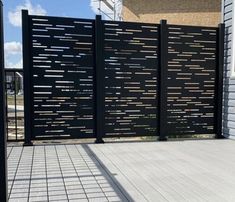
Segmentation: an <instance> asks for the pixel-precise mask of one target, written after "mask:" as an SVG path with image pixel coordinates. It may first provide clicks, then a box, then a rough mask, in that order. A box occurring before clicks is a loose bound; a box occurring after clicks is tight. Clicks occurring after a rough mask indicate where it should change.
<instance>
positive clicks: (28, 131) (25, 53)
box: [22, 10, 33, 146]
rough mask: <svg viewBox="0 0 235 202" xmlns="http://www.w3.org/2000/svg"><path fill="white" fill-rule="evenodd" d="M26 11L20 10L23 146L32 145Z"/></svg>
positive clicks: (28, 35) (30, 86)
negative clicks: (22, 76) (22, 75)
mask: <svg viewBox="0 0 235 202" xmlns="http://www.w3.org/2000/svg"><path fill="white" fill-rule="evenodd" d="M29 26H30V25H29V17H28V11H27V10H22V37H23V38H22V42H23V74H24V129H25V142H24V146H30V145H32V142H31V136H32V110H31V109H32V103H31V97H32V96H33V95H32V82H31V81H32V80H31V69H32V67H31V65H30V52H31V51H30V44H29V42H30V36H31V35H30V27H29Z"/></svg>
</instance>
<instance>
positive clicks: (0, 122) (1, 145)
mask: <svg viewBox="0 0 235 202" xmlns="http://www.w3.org/2000/svg"><path fill="white" fill-rule="evenodd" d="M0 30H1V31H0V201H2V202H5V201H7V200H8V193H7V190H8V187H7V154H6V150H7V147H6V145H7V143H6V111H5V110H6V106H5V78H4V77H5V72H4V39H3V4H2V1H1V0H0Z"/></svg>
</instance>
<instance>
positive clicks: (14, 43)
mask: <svg viewBox="0 0 235 202" xmlns="http://www.w3.org/2000/svg"><path fill="white" fill-rule="evenodd" d="M3 4H4V37H5V66H6V67H8V68H9V67H11V68H17V67H19V68H20V67H22V44H21V41H22V39H21V38H22V33H21V29H22V28H21V20H20V19H21V15H20V10H21V9H22V8H27V9H28V10H29V13H30V12H31V13H30V14H39V15H50V16H66V17H78V18H94V17H95V12H94V11H93V10H94V8H93V9H92V7H91V5H90V0H3Z"/></svg>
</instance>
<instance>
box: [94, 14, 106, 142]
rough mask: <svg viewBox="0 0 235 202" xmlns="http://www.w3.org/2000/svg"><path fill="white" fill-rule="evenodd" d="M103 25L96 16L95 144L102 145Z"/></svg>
mask: <svg viewBox="0 0 235 202" xmlns="http://www.w3.org/2000/svg"><path fill="white" fill-rule="evenodd" d="M103 36H104V35H103V25H102V20H101V16H100V15H97V16H96V20H95V49H94V51H95V76H94V80H95V86H94V90H95V93H94V96H95V134H96V141H95V142H96V143H104V141H103V139H102V138H103V136H104V124H105V117H104V100H105V95H104V89H105V86H104V78H105V77H104V60H103V49H104V46H103Z"/></svg>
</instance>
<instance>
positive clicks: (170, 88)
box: [22, 11, 224, 143]
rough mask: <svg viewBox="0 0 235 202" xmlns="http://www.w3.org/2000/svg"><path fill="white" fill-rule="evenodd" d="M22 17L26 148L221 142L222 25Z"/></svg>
mask: <svg viewBox="0 0 235 202" xmlns="http://www.w3.org/2000/svg"><path fill="white" fill-rule="evenodd" d="M22 16H23V61H24V76H25V78H27V79H25V80H24V87H25V106H27V107H26V108H25V134H26V136H25V137H26V143H30V141H31V140H32V139H44V138H49V139H53V138H85V137H90V138H97V142H102V138H104V137H127V136H128V137H135V136H159V138H160V139H162V140H164V139H166V138H167V137H183V136H185V135H199V134H203V135H204V134H215V135H217V137H219V136H221V107H222V105H221V100H222V89H221V87H220V86H221V85H222V81H223V80H222V71H223V69H222V68H223V66H222V64H223V45H222V44H223V32H224V26H223V25H220V27H219V28H217V27H195V26H180V25H167V24H166V21H161V24H149V23H132V22H114V21H102V20H101V18H100V16H97V17H96V20H88V19H74V18H60V17H45V16H31V15H28V13H27V11H23V15H22Z"/></svg>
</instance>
